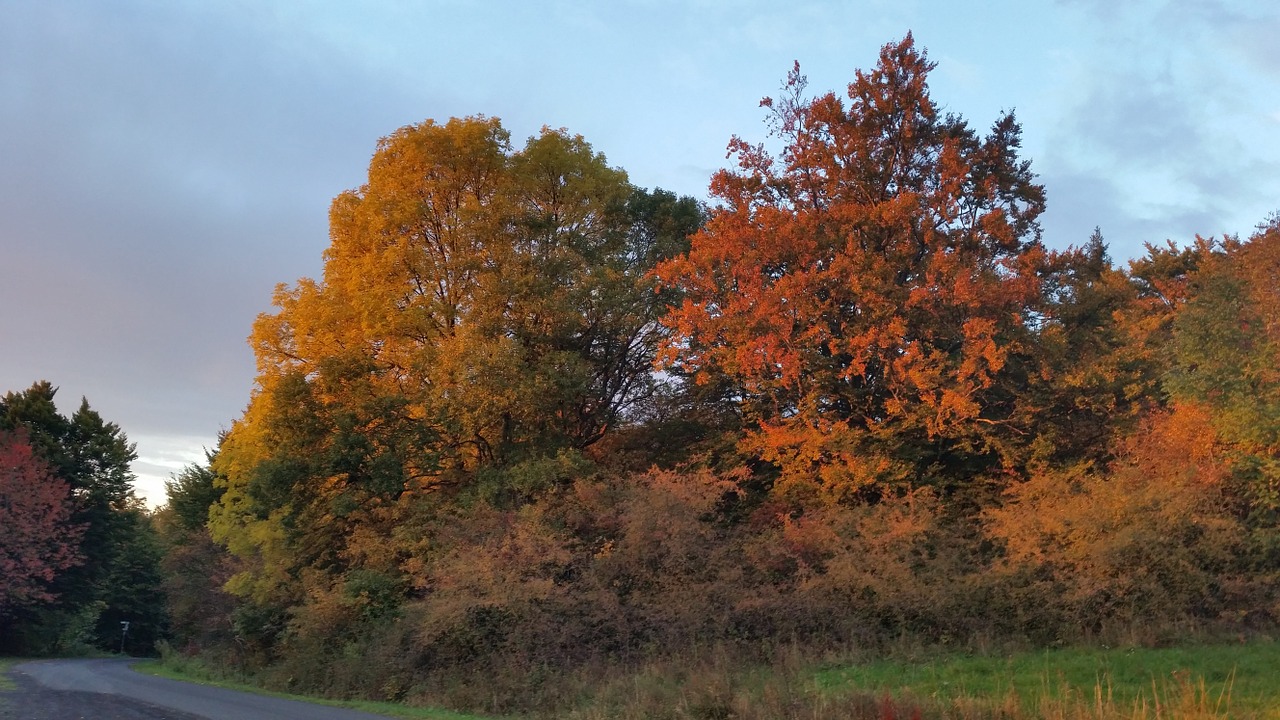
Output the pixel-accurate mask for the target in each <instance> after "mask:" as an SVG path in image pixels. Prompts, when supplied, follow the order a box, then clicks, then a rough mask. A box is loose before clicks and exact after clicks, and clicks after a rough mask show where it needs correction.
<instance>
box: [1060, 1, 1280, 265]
mask: <svg viewBox="0 0 1280 720" xmlns="http://www.w3.org/2000/svg"><path fill="white" fill-rule="evenodd" d="M1073 7H1075V8H1077V9H1080V10H1081V11H1082V12H1083V15H1082V18H1081V20H1080V22H1081V26H1082V29H1083V31H1084V32H1087V33H1090V34H1092V35H1093V36H1094V37H1093V38H1092V42H1091V43H1089V44H1088V45H1089V47H1090V48H1091V49H1090V50H1087V51H1081V54H1080V55H1078V56H1076V57H1075V58H1073V59H1074V61H1075V62H1076V63H1077V64H1078V69H1077V70H1076V72H1074V73H1073V74H1072V76H1071V82H1072V85H1071V86H1069V87H1067V88H1064V92H1065V93H1067V94H1068V95H1069V96H1071V97H1073V98H1074V101H1073V102H1071V103H1069V104H1068V106H1067V112H1066V113H1065V114H1064V115H1063V116H1061V117H1060V118H1059V120H1058V122H1057V123H1056V125H1055V127H1053V128H1052V129H1051V131H1050V133H1049V141H1048V152H1047V153H1046V156H1045V158H1044V161H1043V162H1042V163H1041V164H1040V167H1041V168H1042V169H1043V170H1044V171H1045V180H1046V185H1047V187H1048V190H1049V201H1050V208H1051V211H1050V213H1049V214H1048V216H1047V218H1046V226H1047V227H1052V226H1055V225H1056V224H1057V223H1059V222H1061V223H1062V227H1063V228H1070V230H1069V232H1071V233H1076V232H1078V231H1079V229H1080V226H1081V225H1084V224H1091V223H1092V221H1088V220H1077V219H1076V218H1075V217H1074V215H1075V213H1081V212H1085V213H1087V212H1088V211H1089V209H1090V207H1097V208H1100V209H1101V210H1103V211H1105V215H1104V216H1103V217H1099V218H1098V219H1097V221H1096V222H1098V223H1103V221H1106V222H1108V223H1111V224H1113V225H1114V226H1116V228H1117V229H1118V230H1119V231H1120V234H1121V235H1123V236H1124V237H1125V240H1124V243H1125V244H1126V246H1127V247H1129V248H1140V247H1141V243H1142V242H1159V241H1162V240H1164V239H1166V238H1171V239H1174V240H1175V241H1178V242H1187V241H1189V240H1190V239H1191V238H1192V237H1194V235H1195V234H1197V233H1200V234H1205V235H1210V234H1222V233H1246V234H1247V232H1248V230H1249V229H1250V228H1251V227H1252V226H1253V224H1254V223H1256V222H1257V221H1258V220H1259V219H1260V218H1262V217H1263V216H1265V214H1266V213H1267V212H1269V211H1270V210H1271V209H1273V208H1271V207H1269V204H1271V203H1274V202H1275V198H1276V197H1280V148H1277V147H1276V146H1275V144H1274V143H1265V142H1263V143H1262V145H1259V143H1260V141H1262V140H1263V139H1264V138H1266V137H1268V133H1267V132H1266V131H1265V130H1264V129H1263V126H1264V125H1267V124H1268V123H1267V120H1266V118H1267V115H1268V113H1269V112H1272V111H1273V110H1274V107H1273V106H1272V107H1268V106H1267V103H1268V102H1270V101H1269V100H1266V98H1274V97H1277V96H1280V82H1278V81H1277V79H1276V76H1275V75H1270V76H1260V75H1259V74H1258V73H1256V72H1255V65H1256V64H1257V63H1258V62H1263V61H1268V60H1267V59H1266V58H1265V57H1263V58H1261V59H1259V57H1258V56H1257V53H1255V52H1253V51H1248V50H1246V51H1241V50H1240V48H1242V47H1248V46H1249V44H1250V43H1249V42H1247V41H1245V39H1247V38H1248V37H1250V36H1252V35H1253V34H1255V28H1256V23H1257V22H1258V21H1259V20H1258V18H1257V17H1250V16H1245V15H1242V14H1241V13H1238V12H1235V11H1233V10H1231V9H1229V8H1228V7H1227V6H1226V5H1224V4H1222V3H1217V2H1199V3H1176V4H1174V3H1163V2H1145V3H1124V4H1121V3H1075V4H1073ZM1270 17H1271V19H1272V20H1274V17H1275V15H1274V12H1273V13H1272V14H1271V15H1270ZM1273 25H1274V23H1273ZM1197 48H1213V49H1214V50H1213V51H1212V53H1211V54H1202V53H1200V52H1197V51H1196V50H1195V49H1197ZM1086 177H1087V178H1094V180H1092V181H1090V182H1085V181H1084V180H1083V178H1086ZM1090 187H1092V188H1093V190H1092V191H1091V190H1090V189H1089V188H1090ZM1089 192H1098V193H1101V192H1106V193H1108V195H1107V196H1105V197H1104V196H1102V195H1093V196H1091V197H1092V199H1091V200H1090V199H1088V197H1089V196H1087V193H1089ZM1054 203H1064V204H1066V205H1067V206H1068V207H1069V208H1070V210H1068V211H1065V212H1059V211H1056V210H1054V209H1053V208H1054ZM1050 219H1052V221H1053V222H1049V220H1050ZM1103 230H1104V232H1106V231H1107V230H1108V228H1107V227H1106V225H1105V224H1104V227H1103ZM1131 234H1138V235H1137V236H1133V237H1130V236H1131ZM1107 235H1108V236H1109V237H1114V235H1113V233H1110V232H1107ZM1116 254H1117V256H1121V255H1122V253H1116Z"/></svg>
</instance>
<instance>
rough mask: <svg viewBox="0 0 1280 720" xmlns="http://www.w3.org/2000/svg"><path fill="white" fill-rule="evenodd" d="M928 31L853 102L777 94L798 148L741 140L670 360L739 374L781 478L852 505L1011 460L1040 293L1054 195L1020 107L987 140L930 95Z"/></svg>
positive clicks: (696, 258)
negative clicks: (1029, 144)
mask: <svg viewBox="0 0 1280 720" xmlns="http://www.w3.org/2000/svg"><path fill="white" fill-rule="evenodd" d="M933 67H934V64H933V63H931V62H930V61H929V60H928V59H927V57H926V55H925V53H924V52H923V51H921V50H917V48H916V47H915V43H914V41H913V39H912V38H911V36H910V35H908V36H907V37H906V38H905V39H904V40H902V41H901V42H897V43H892V44H889V45H886V46H885V47H884V48H883V50H882V51H881V53H880V60H879V64H878V65H877V67H876V68H875V69H874V70H872V71H871V72H866V73H864V72H861V71H859V72H858V73H857V76H856V79H855V80H854V81H853V82H852V83H851V84H850V85H849V87H848V103H847V104H846V103H845V102H844V101H843V100H841V99H840V98H838V97H837V96H836V95H835V94H832V93H828V94H825V95H821V96H818V97H815V98H811V99H809V98H805V97H804V95H803V93H804V90H805V78H804V77H803V76H802V75H801V74H800V72H799V66H798V65H797V66H796V68H795V69H794V70H793V71H792V72H791V73H790V75H789V76H788V79H787V83H786V85H785V87H784V90H783V95H782V97H781V98H779V99H771V98H766V99H765V100H764V101H762V105H764V106H765V107H767V108H768V109H769V110H770V119H771V121H772V130H773V134H774V135H775V136H776V137H777V138H778V139H780V140H781V142H782V143H783V147H782V149H781V151H780V152H778V153H774V152H770V151H769V150H768V149H766V147H765V146H764V145H751V144H749V143H747V142H746V141H744V140H741V139H739V138H734V139H733V141H732V142H731V143H730V146H729V149H730V152H731V154H733V155H734V156H735V157H736V158H737V168H736V169H734V170H723V171H720V172H719V173H717V174H716V175H715V177H714V178H713V180H712V183H711V192H712V194H713V196H714V197H715V198H716V199H718V200H719V206H718V207H717V208H715V209H714V210H713V212H712V215H711V218H710V220H709V222H708V224H707V225H706V226H705V228H704V229H703V230H702V231H701V232H700V233H699V234H698V235H697V236H696V237H695V238H694V239H693V245H692V249H691V250H690V251H689V253H688V254H687V255H685V256H682V257H679V258H676V259H673V260H671V261H670V262H667V263H665V264H663V265H662V266H660V267H659V268H658V270H657V274H658V276H659V277H660V279H661V281H662V282H663V283H665V284H666V285H668V286H672V287H676V288H679V289H680V290H682V291H683V292H684V299H683V302H682V304H681V305H680V306H679V307H676V308H674V309H673V310H672V311H671V313H670V314H669V315H668V316H667V317H666V319H665V320H664V322H666V323H667V324H668V325H669V326H670V327H671V329H672V330H673V333H674V338H673V340H672V341H671V342H670V343H669V344H668V345H667V347H666V351H665V356H664V357H665V359H666V361H667V362H669V363H670V364H671V365H672V366H674V367H676V368H680V369H684V370H688V371H691V372H694V373H696V374H698V375H700V376H701V377H702V378H703V379H710V378H713V377H718V376H727V377H729V378H731V379H732V381H734V383H735V384H736V386H737V387H738V388H739V392H740V395H741V400H742V403H743V406H744V410H745V412H746V413H747V415H748V417H749V419H750V420H752V421H753V422H754V425H755V430H754V431H753V432H752V433H751V434H750V436H749V438H748V440H747V444H748V446H749V447H750V448H752V449H753V450H754V451H756V452H758V453H759V455H760V456H761V457H763V458H764V459H767V460H769V461H771V462H773V463H775V464H776V465H777V466H778V467H780V468H781V471H782V487H784V488H788V489H790V490H793V491H796V492H798V493H800V495H801V496H808V497H812V496H821V497H824V498H826V499H828V500H831V499H840V498H845V497H848V496H850V495H851V494H854V493H858V492H859V491H861V490H863V489H865V488H868V487H869V486H870V487H875V486H884V485H886V484H887V485H910V484H930V483H932V482H936V481H937V480H938V478H940V477H943V476H950V477H956V476H971V475H972V474H974V473H977V472H983V471H988V470H992V469H997V468H999V467H1000V466H1001V465H1002V463H1003V462H1005V459H1004V453H1005V449H1004V447H1003V446H1005V445H1008V444H1010V443H1011V442H1015V443H1016V442H1020V441H1019V439H1018V437H1017V435H1018V432H1019V431H1018V430H1017V429H1016V428H1012V427H1010V419H1011V417H1012V416H1013V415H1014V410H1015V404H1016V402H1017V398H1016V396H1015V394H1014V393H1015V385H1016V383H1017V379H1018V377H1019V376H1020V374H1022V373H1025V368H1024V367H1022V366H1023V364H1024V363H1022V362H1021V361H1020V360H1018V356H1019V355H1020V354H1023V353H1024V352H1026V350H1027V346H1028V343H1029V336H1030V334H1031V333H1032V332H1033V326H1034V325H1035V323H1036V321H1037V315H1036V311H1037V309H1038V308H1039V306H1040V304H1041V299H1042V293H1041V282H1040V278H1039V277H1038V272H1039V270H1040V269H1041V267H1042V265H1043V261H1044V257H1045V252H1044V250H1043V249H1042V248H1041V245H1040V241H1039V235H1040V231H1039V226H1038V224H1037V220H1036V218H1037V216H1038V215H1039V214H1040V213H1041V211H1042V210H1043V209H1044V192H1043V189H1042V187H1041V186H1039V185H1037V184H1035V182H1034V176H1033V174H1032V172H1031V169H1030V165H1029V163H1028V162H1026V161H1022V160H1019V158H1018V154H1017V151H1018V147H1019V133H1020V131H1019V127H1018V125H1017V123H1016V122H1015V120H1014V118H1013V116H1012V114H1008V115H1004V116H1002V117H1001V118H1000V119H998V120H997V121H996V122H995V124H994V125H993V126H992V129H991V131H990V133H988V134H987V135H985V136H983V137H979V135H978V134H977V133H975V132H974V131H973V130H972V129H970V128H969V127H968V125H967V124H966V123H965V122H964V121H963V120H962V119H961V118H959V117H956V116H954V115H949V114H943V113H942V112H940V111H939V109H938V106H937V104H936V103H935V102H934V101H933V100H932V98H931V97H930V95H929V88H928V83H927V78H928V74H929V72H930V70H931V69H932V68H933Z"/></svg>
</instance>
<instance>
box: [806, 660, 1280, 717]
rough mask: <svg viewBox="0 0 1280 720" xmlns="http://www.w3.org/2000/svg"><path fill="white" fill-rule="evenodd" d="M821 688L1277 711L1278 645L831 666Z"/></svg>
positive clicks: (1168, 709)
mask: <svg viewBox="0 0 1280 720" xmlns="http://www.w3.org/2000/svg"><path fill="white" fill-rule="evenodd" d="M816 685H817V687H818V688H819V689H820V691H821V692H824V693H832V694H840V693H845V692H849V691H851V690H861V691H870V692H876V693H882V694H888V695H890V696H893V697H909V698H913V699H915V700H917V701H922V702H924V703H926V704H927V705H932V706H934V707H937V708H951V709H952V711H953V712H954V713H955V714H956V715H960V716H963V715H964V714H966V713H964V712H963V711H962V709H963V708H966V707H969V708H973V709H974V710H975V711H977V710H979V709H982V708H985V709H988V710H991V711H1000V712H1003V713H1007V714H1010V715H1013V716H1018V715H1022V716H1024V717H1041V716H1060V717H1224V718H1225V717H1257V718H1280V643H1274V642H1261V641H1255V642H1251V643H1248V644H1219V645H1196V646H1188V647H1174V648H1163V649H1145V648H1068V649H1057V650H1046V651H1040V652H1024V653H1017V654H1013V655H1010V656H1005V657H983V656H952V657H941V658H934V659H925V660H918V661H910V660H906V661H878V662H873V663H868V664H861V665H850V666H836V667H830V668H827V669H824V670H821V671H819V672H818V673H817V675H816Z"/></svg>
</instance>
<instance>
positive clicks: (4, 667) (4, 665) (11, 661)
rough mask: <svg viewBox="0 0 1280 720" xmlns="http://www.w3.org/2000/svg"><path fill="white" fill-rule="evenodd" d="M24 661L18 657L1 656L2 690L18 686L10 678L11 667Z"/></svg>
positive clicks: (0, 690) (0, 687)
mask: <svg viewBox="0 0 1280 720" xmlns="http://www.w3.org/2000/svg"><path fill="white" fill-rule="evenodd" d="M20 662H22V660H20V659H18V658H0V692H3V691H6V690H14V689H16V688H17V687H18V686H17V685H15V684H13V680H11V679H9V668H11V667H13V666H14V665H17V664H18V663H20Z"/></svg>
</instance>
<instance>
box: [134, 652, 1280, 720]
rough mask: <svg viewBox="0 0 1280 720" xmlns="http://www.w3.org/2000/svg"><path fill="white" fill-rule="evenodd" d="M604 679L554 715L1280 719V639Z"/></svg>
mask: <svg viewBox="0 0 1280 720" xmlns="http://www.w3.org/2000/svg"><path fill="white" fill-rule="evenodd" d="M170 663H171V665H170V666H164V665H161V664H160V663H159V662H149V663H140V664H139V665H138V666H137V667H138V669H139V670H142V671H143V672H150V673H153V674H157V675H163V676H167V677H175V678H178V679H187V680H191V679H196V680H197V681H200V677H199V669H198V666H185V667H184V661H183V660H182V659H180V658H171V660H170ZM175 668H176V669H175ZM193 676H194V677H193ZM602 680H603V678H597V682H596V683H586V682H584V683H581V684H578V685H577V688H578V689H579V690H580V691H581V692H580V693H575V696H576V697H577V698H578V699H579V701H580V702H578V703H577V706H576V707H575V708H574V709H572V710H562V711H560V712H550V713H548V714H545V715H543V716H544V717H564V718H579V719H582V720H597V719H600V720H603V719H604V718H610V719H615V718H619V719H626V718H637V719H639V718H645V719H646V720H648V719H651V718H673V719H675V718H703V719H712V718H734V719H735V720H760V719H763V718H793V717H804V718H815V719H817V718H877V719H878V720H885V719H886V718H901V719H902V720H907V719H909V718H921V719H922V720H923V719H929V718H939V719H941V718H948V719H951V718H954V719H957V720H969V719H971V718H972V719H976V718H1003V719H1004V720H1024V719H1025V720H1031V719H1032V718H1055V719H1057V720H1085V719H1088V720H1111V719H1116V720H1119V719H1127V720H1138V719H1139V718H1142V719H1152V720H1154V719H1157V718H1197V719H1205V720H1208V719H1218V718H1222V719H1225V718H1256V719H1259V720H1280V643H1275V642H1265V641H1254V642H1250V643H1248V644H1201V645H1193V646H1186V647H1174V648H1162V649H1144V648H1065V649H1055V650H1045V651H1038V652H1019V653H1014V654H1010V655H1000V656H996V655H937V654H933V655H929V654H922V655H921V656H920V657H919V658H905V659H897V660H878V661H874V662H859V663H833V664H828V665H826V666H824V667H820V668H819V667H814V666H813V665H808V664H805V663H803V662H795V661H794V660H793V661H790V662H783V663H779V664H777V665H775V666H774V667H760V666H755V667H744V666H742V665H740V664H737V663H735V662H734V661H733V660H732V658H725V657H722V658H721V659H720V661H716V662H711V663H709V664H706V665H697V666H691V665H681V664H663V665H655V666H649V667H647V668H642V669H639V670H638V671H637V672H636V673H634V674H632V675H617V674H612V677H611V678H610V679H609V680H603V681H602ZM212 684H217V685H220V686H223V687H230V688H234V689H238V690H249V691H254V692H261V691H260V690H255V689H254V688H251V687H246V686H243V685H237V684H231V683H222V682H217V683H212ZM570 684H572V683H570ZM282 697H289V696H287V695H286V696H282ZM299 699H303V698H299ZM333 704H339V705H342V706H345V707H353V708H359V709H362V710H367V711H369V712H375V713H381V714H385V715H392V716H395V717H402V718H432V719H436V720H478V719H479V718H481V717H482V716H479V715H465V714H459V713H452V712H448V711H443V710H439V709H426V708H412V707H407V706H405V705H399V704H393V703H333Z"/></svg>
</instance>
